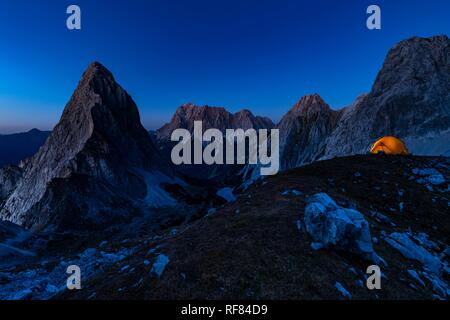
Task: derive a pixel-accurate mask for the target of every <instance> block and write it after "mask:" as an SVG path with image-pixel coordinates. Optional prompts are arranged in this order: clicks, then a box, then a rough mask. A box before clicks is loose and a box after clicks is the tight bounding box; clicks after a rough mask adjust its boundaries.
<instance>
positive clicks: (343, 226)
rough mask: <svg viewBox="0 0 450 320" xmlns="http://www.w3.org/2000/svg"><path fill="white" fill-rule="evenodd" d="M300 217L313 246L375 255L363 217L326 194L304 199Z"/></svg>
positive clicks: (366, 255) (367, 224) (364, 255)
mask: <svg viewBox="0 0 450 320" xmlns="http://www.w3.org/2000/svg"><path fill="white" fill-rule="evenodd" d="M304 220H305V226H306V231H308V233H309V234H310V236H311V237H312V238H313V240H314V242H315V245H316V247H317V246H318V247H320V248H327V247H335V248H337V249H340V250H344V251H349V252H352V253H354V254H357V255H360V256H363V257H366V258H372V257H374V256H375V253H374V250H373V246H372V238H371V236H370V230H369V223H368V222H367V221H366V219H365V218H364V216H363V215H362V214H361V213H359V212H358V211H356V210H352V209H346V208H342V207H339V206H338V205H337V204H336V202H334V201H333V199H331V198H330V197H329V196H328V195H327V194H325V193H319V194H316V195H314V196H312V197H311V198H309V199H308V205H307V206H306V208H305V219H304Z"/></svg>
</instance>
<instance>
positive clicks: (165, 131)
mask: <svg viewBox="0 0 450 320" xmlns="http://www.w3.org/2000/svg"><path fill="white" fill-rule="evenodd" d="M194 121H202V123H203V130H207V129H210V128H215V129H219V130H221V131H222V132H225V130H226V129H243V130H247V129H250V128H254V129H256V130H258V129H272V128H273V126H274V124H273V122H272V120H270V119H269V118H265V117H259V116H254V115H253V114H252V113H251V112H250V111H249V110H246V109H244V110H241V111H239V112H236V113H234V114H233V113H230V112H228V111H227V110H225V109H224V108H222V107H210V106H196V105H193V104H190V103H189V104H185V105H183V106H181V107H179V108H178V109H177V111H176V112H175V114H174V116H173V117H172V120H171V121H170V122H169V123H167V124H165V125H164V126H163V127H162V128H160V129H159V130H157V132H156V135H157V138H158V139H160V140H170V136H171V134H172V132H173V131H174V130H175V129H187V130H189V131H190V132H193V130H194Z"/></svg>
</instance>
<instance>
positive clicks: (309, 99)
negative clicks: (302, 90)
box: [290, 94, 330, 113]
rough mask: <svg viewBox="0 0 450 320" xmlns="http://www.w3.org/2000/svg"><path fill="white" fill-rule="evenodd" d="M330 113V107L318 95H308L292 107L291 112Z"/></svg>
mask: <svg viewBox="0 0 450 320" xmlns="http://www.w3.org/2000/svg"><path fill="white" fill-rule="evenodd" d="M323 110H325V111H328V110H330V107H329V106H328V104H327V103H326V102H325V101H324V100H323V99H322V97H321V96H320V95H318V94H311V95H306V96H303V97H302V98H300V100H299V101H298V102H297V103H296V104H295V105H294V106H293V107H292V109H291V110H290V112H294V113H297V112H300V113H310V112H320V111H323Z"/></svg>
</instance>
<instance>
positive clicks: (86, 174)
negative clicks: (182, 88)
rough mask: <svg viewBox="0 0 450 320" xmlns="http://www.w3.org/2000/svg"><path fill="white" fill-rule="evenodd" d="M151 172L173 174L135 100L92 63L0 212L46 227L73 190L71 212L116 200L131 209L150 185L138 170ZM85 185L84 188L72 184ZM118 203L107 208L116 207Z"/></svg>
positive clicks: (20, 221)
mask: <svg viewBox="0 0 450 320" xmlns="http://www.w3.org/2000/svg"><path fill="white" fill-rule="evenodd" d="M155 170H157V171H158V172H160V173H161V174H166V175H169V176H170V175H171V173H172V172H171V169H170V167H169V166H168V164H165V163H164V162H163V161H162V159H161V157H160V154H159V151H158V150H157V148H156V147H155V146H154V145H153V142H152V141H151V139H150V136H149V134H148V132H147V131H146V130H145V129H144V127H143V126H142V124H141V122H140V116H139V112H138V109H137V106H136V104H135V103H134V101H133V99H132V98H131V97H130V96H129V95H128V93H127V92H126V91H125V90H124V89H123V88H122V87H121V86H120V85H119V84H118V83H117V82H116V81H115V79H114V77H113V75H112V73H111V72H110V71H108V70H107V69H106V68H105V67H104V66H102V65H101V64H100V63H98V62H94V63H92V64H91V65H90V66H89V67H88V68H87V70H86V71H85V72H84V73H83V76H82V78H81V80H80V82H79V84H78V86H77V88H76V90H75V92H74V93H73V95H72V97H71V99H70V101H69V102H68V104H67V105H66V107H65V109H64V111H63V114H62V117H61V119H60V121H59V123H58V124H57V125H56V127H55V128H54V130H53V132H52V133H51V135H50V137H49V138H48V139H47V141H46V143H45V144H44V145H43V146H42V147H41V148H40V149H39V151H38V152H37V153H36V154H35V155H34V156H33V157H32V158H31V159H29V160H27V162H26V163H25V165H24V167H23V175H22V179H21V180H20V181H19V183H18V184H17V187H16V188H15V190H14V191H13V192H12V194H11V195H10V196H9V197H8V199H7V200H6V201H5V204H4V206H3V208H1V211H0V218H1V219H3V220H9V221H11V222H14V223H17V224H20V225H24V226H26V227H36V226H43V225H45V224H47V223H48V222H49V221H51V220H52V219H53V218H54V217H55V216H58V215H64V214H65V213H64V212H62V211H64V210H63V209H64V208H65V207H64V205H67V203H71V202H70V201H68V200H67V198H71V197H72V195H70V193H71V192H72V193H73V197H77V199H76V200H73V201H74V202H78V203H77V205H75V208H65V210H66V211H68V212H70V211H72V212H73V211H76V208H78V209H79V210H80V212H83V211H84V213H80V214H84V215H86V214H88V213H89V214H90V215H92V216H95V215H96V214H97V213H98V210H102V209H99V208H102V207H103V208H107V207H108V208H109V206H112V203H111V201H113V200H114V201H116V200H117V202H121V203H123V206H124V207H127V208H128V210H131V209H130V208H133V204H132V202H133V201H135V200H139V199H142V198H145V196H146V194H148V191H149V190H148V189H149V188H150V187H149V186H148V185H147V181H146V178H145V177H144V176H142V174H140V173H139V172H152V171H155ZM61 179H63V181H62V180H61ZM84 183H88V185H89V188H88V187H85V188H80V189H77V185H79V184H84ZM56 184H57V185H58V186H57V188H58V190H55V189H54V188H56ZM90 188H92V189H93V190H89V192H88V189H90ZM73 189H76V190H73ZM59 192H62V193H59ZM85 192H88V194H87V195H82V194H83V193H85ZM106 194H109V196H106ZM91 196H92V197H94V198H93V199H92V198H90V197H91ZM114 198H115V199H114ZM119 199H120V200H119ZM114 201H113V202H114ZM63 204H64V205H63ZM72 205H73V204H72ZM95 206H97V207H95ZM116 207H117V208H113V210H112V211H114V210H116V209H118V208H120V205H118V204H116ZM58 210H62V211H58ZM67 214H69V213H67ZM120 214H124V212H121V213H120Z"/></svg>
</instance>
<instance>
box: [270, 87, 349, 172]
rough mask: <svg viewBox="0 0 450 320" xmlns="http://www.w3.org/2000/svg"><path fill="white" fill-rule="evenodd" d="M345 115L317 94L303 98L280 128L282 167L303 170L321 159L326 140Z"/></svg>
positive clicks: (288, 114) (281, 123)
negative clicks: (302, 168) (304, 166)
mask: <svg viewBox="0 0 450 320" xmlns="http://www.w3.org/2000/svg"><path fill="white" fill-rule="evenodd" d="M341 114H342V112H340V111H334V110H332V109H331V108H330V107H329V106H328V105H327V104H326V103H325V102H324V101H323V100H322V98H321V97H320V96H319V95H317V94H315V95H310V96H305V97H303V98H301V99H300V101H299V102H297V103H296V104H295V105H294V106H293V107H292V109H291V110H289V112H288V113H287V114H286V115H285V116H284V117H283V118H282V119H281V122H280V123H279V124H278V126H277V129H279V130H280V159H281V168H282V169H289V168H295V167H299V166H301V165H304V164H307V163H310V162H312V161H315V160H316V159H318V158H319V157H321V156H322V155H323V152H324V150H325V141H326V138H327V137H328V136H329V135H330V134H331V132H332V131H333V130H334V129H335V128H336V125H337V123H338V121H339V119H340V117H341Z"/></svg>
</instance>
